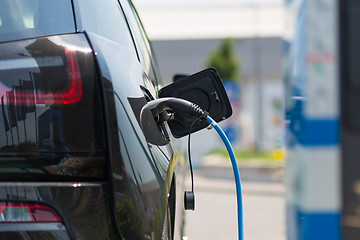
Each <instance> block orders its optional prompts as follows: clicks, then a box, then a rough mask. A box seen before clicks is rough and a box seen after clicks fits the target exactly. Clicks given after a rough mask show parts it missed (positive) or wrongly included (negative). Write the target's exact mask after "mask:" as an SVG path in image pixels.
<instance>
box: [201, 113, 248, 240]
mask: <svg viewBox="0 0 360 240" xmlns="http://www.w3.org/2000/svg"><path fill="white" fill-rule="evenodd" d="M206 120H207V122H208V123H209V124H210V125H211V126H212V127H214V128H215V130H216V131H217V133H218V134H219V135H220V137H221V139H222V140H223V142H224V144H225V146H226V149H227V151H228V152H229V155H230V159H231V164H232V168H233V171H234V176H235V184H236V196H237V212H238V235H239V240H243V239H244V226H243V208H242V191H241V180H240V172H239V168H238V165H237V161H236V157H235V153H234V150H233V148H232V146H231V144H230V141H229V139H228V138H227V136H226V134H225V133H224V131H223V130H222V129H221V128H220V126H219V125H218V124H217V123H216V122H215V121H214V120H213V119H212V118H211V117H210V116H207V118H206Z"/></svg>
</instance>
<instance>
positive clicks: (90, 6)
mask: <svg viewBox="0 0 360 240" xmlns="http://www.w3.org/2000/svg"><path fill="white" fill-rule="evenodd" d="M77 4H78V5H79V7H78V9H79V11H78V12H79V13H80V15H79V16H77V22H78V23H79V24H78V25H79V26H78V27H79V30H80V31H87V32H93V33H96V34H98V35H101V36H102V37H105V38H107V39H109V40H112V41H114V42H116V43H117V44H119V45H121V46H123V47H124V48H125V49H127V50H129V51H131V52H132V53H133V54H134V55H136V57H137V58H138V55H137V52H136V50H135V45H134V42H133V39H132V37H131V34H130V32H129V28H128V25H127V22H126V20H125V17H124V14H123V12H122V10H121V8H120V6H119V4H118V2H117V1H116V0H101V1H99V0H79V1H77ZM76 9H77V8H76ZM119 57H120V56H119Z"/></svg>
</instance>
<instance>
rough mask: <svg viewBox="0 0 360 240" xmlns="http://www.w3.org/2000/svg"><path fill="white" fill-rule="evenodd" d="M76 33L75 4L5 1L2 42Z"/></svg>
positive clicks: (0, 10)
mask: <svg viewBox="0 0 360 240" xmlns="http://www.w3.org/2000/svg"><path fill="white" fill-rule="evenodd" d="M70 32H75V23H74V17H73V9H72V4H71V0H1V1H0V42H3V41H10V40H17V39H22V38H33V37H40V36H47V35H54V34H61V33H70Z"/></svg>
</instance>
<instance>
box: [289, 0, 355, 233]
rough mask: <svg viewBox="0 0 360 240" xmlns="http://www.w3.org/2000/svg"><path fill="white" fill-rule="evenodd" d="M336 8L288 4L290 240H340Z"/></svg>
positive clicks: (332, 3)
mask: <svg viewBox="0 0 360 240" xmlns="http://www.w3.org/2000/svg"><path fill="white" fill-rule="evenodd" d="M341 1H343V0H341ZM338 7H339V0H287V1H286V18H285V21H286V24H287V26H286V34H285V39H284V48H285V51H284V55H285V56H284V67H285V69H284V81H285V89H286V90H285V104H286V107H285V109H286V110H285V111H286V117H285V118H286V119H285V120H286V128H287V129H286V136H285V141H286V167H285V168H286V170H285V171H286V173H285V183H286V187H287V209H286V212H287V220H286V222H287V226H286V227H287V238H288V239H292V240H293V239H294V240H296V239H304V240H305V239H306V240H308V239H316V240H319V239H326V240H335V239H341V232H342V230H341V211H342V206H341V182H342V179H341V156H340V152H341V146H340V94H339V93H340V91H339V87H340V84H339V79H340V78H339V76H340V74H339V73H340V72H339V69H340V68H339V60H340V59H339V47H338V46H339V41H338V38H339V37H338V36H339V32H338V22H339V21H338V20H339V9H338ZM359 176H360V172H359Z"/></svg>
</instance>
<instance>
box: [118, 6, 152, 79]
mask: <svg viewBox="0 0 360 240" xmlns="http://www.w3.org/2000/svg"><path fill="white" fill-rule="evenodd" d="M120 3H121V7H122V9H123V10H124V12H125V15H126V17H127V20H128V21H129V24H130V28H131V32H132V34H133V37H134V40H135V43H136V46H137V49H138V52H139V55H140V58H141V62H142V63H143V65H144V67H145V70H146V73H147V74H148V72H149V71H150V69H151V57H150V55H149V49H150V44H149V43H148V40H147V38H146V35H145V32H144V30H143V29H142V26H141V24H140V20H139V19H138V17H137V15H136V12H135V9H134V8H133V6H132V5H131V4H130V3H129V2H128V1H127V0H120Z"/></svg>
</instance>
